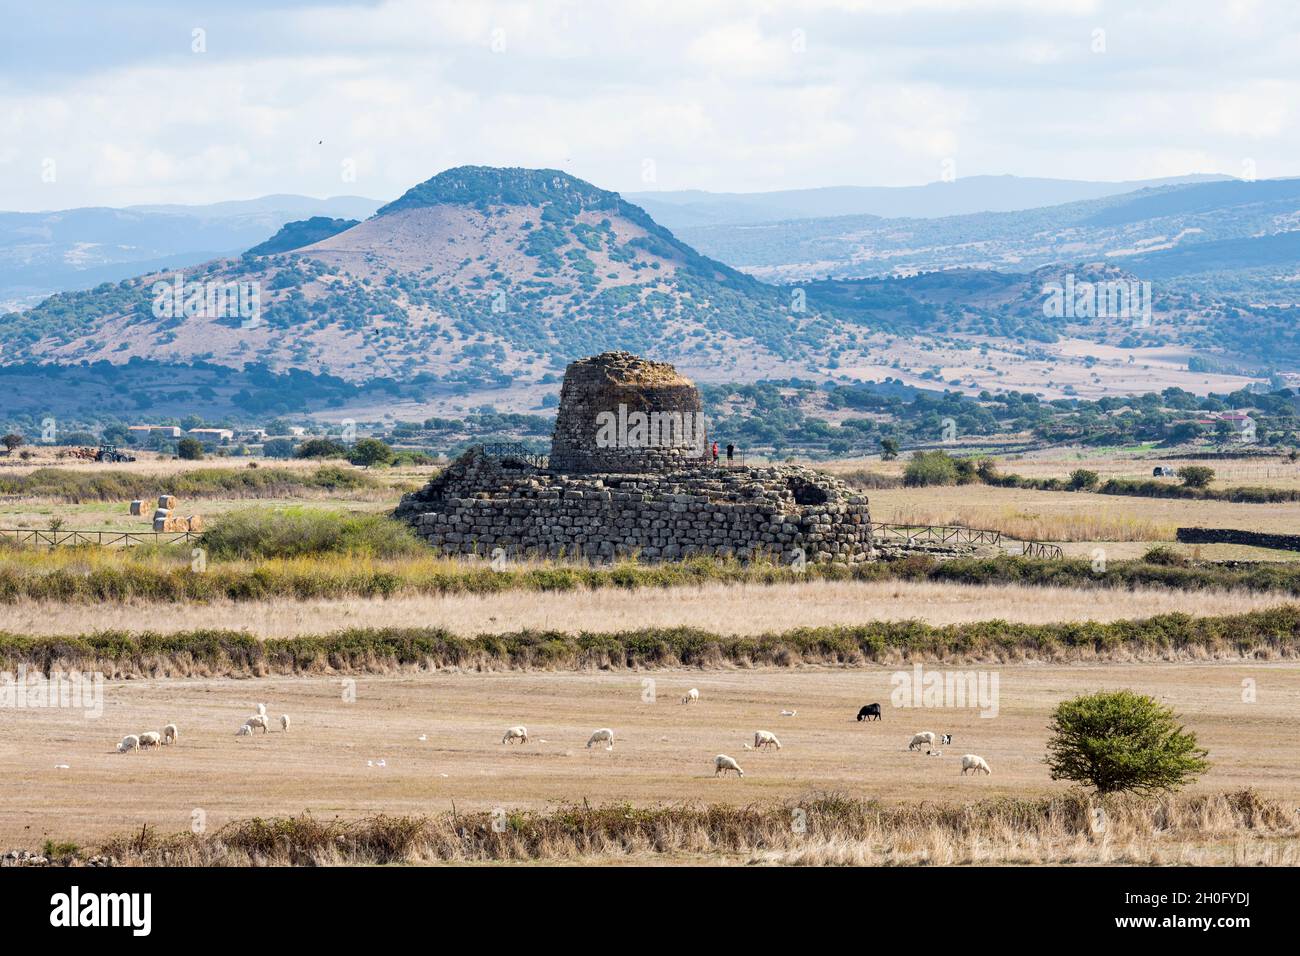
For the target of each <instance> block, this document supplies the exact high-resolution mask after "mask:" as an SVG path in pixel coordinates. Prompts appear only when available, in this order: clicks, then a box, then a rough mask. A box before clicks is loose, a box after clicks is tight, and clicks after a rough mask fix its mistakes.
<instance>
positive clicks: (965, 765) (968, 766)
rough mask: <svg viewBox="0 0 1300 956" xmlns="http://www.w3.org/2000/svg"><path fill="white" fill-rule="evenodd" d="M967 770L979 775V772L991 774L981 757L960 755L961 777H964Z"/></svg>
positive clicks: (986, 763)
mask: <svg viewBox="0 0 1300 956" xmlns="http://www.w3.org/2000/svg"><path fill="white" fill-rule="evenodd" d="M967 770H974V771H975V772H976V773H979V772H980V771H981V770H983V771H984V772H985V773H989V774H991V773H992V772H993V771H992V770H990V769H989V765H988V762H987V761H986V760H985V759H984V758H983V757H980V756H977V755H975V754H962V758H961V775H962V776H963V777H964V776H966V771H967Z"/></svg>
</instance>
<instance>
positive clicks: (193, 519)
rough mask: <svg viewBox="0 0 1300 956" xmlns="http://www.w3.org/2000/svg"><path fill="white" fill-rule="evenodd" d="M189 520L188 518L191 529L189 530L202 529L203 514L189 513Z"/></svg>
mask: <svg viewBox="0 0 1300 956" xmlns="http://www.w3.org/2000/svg"><path fill="white" fill-rule="evenodd" d="M189 520H190V530H191V531H202V530H203V516H202V515H190V519H189Z"/></svg>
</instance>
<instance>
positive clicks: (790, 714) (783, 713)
mask: <svg viewBox="0 0 1300 956" xmlns="http://www.w3.org/2000/svg"><path fill="white" fill-rule="evenodd" d="M798 713H799V711H797V710H783V711H781V716H782V717H794V716H795V715H797V714H798Z"/></svg>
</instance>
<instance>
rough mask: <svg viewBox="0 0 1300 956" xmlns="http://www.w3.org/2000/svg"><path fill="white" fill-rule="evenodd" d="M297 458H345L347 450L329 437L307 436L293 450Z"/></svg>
mask: <svg viewBox="0 0 1300 956" xmlns="http://www.w3.org/2000/svg"><path fill="white" fill-rule="evenodd" d="M294 456H295V457H297V458H346V457H348V450H347V449H346V448H344V447H343V446H342V445H340V444H339V443H338V442H336V441H333V440H331V439H329V438H308V439H307V440H306V441H305V442H303V443H302V444H301V445H299V446H298V447H297V448H296V449H295V450H294Z"/></svg>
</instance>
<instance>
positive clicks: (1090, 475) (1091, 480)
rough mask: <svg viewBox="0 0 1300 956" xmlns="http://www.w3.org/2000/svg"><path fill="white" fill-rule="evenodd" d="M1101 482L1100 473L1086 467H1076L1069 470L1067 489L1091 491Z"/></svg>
mask: <svg viewBox="0 0 1300 956" xmlns="http://www.w3.org/2000/svg"><path fill="white" fill-rule="evenodd" d="M1100 483H1101V475H1099V474H1097V473H1096V472H1095V471H1089V470H1088V469H1087V468H1076V469H1074V471H1072V472H1070V483H1069V486H1068V487H1069V489H1070V490H1071V491H1092V490H1093V489H1094V488H1096V487H1097V485H1099V484H1100Z"/></svg>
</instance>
